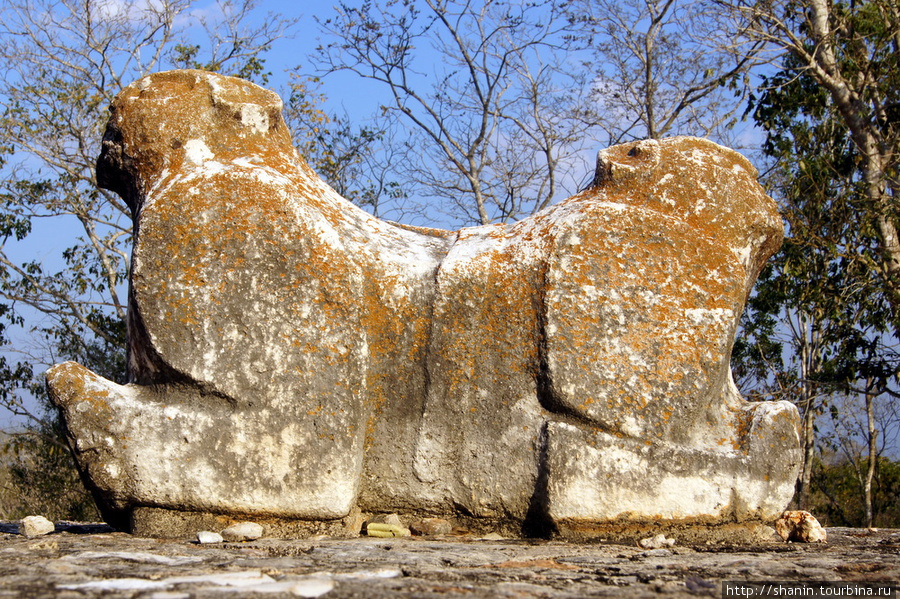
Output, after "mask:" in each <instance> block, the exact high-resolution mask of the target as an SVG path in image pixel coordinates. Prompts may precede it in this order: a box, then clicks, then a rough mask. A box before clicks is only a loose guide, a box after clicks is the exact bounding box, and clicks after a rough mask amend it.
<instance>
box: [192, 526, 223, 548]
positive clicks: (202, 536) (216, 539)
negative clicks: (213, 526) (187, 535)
mask: <svg viewBox="0 0 900 599" xmlns="http://www.w3.org/2000/svg"><path fill="white" fill-rule="evenodd" d="M224 540H225V539H224V537H222V535H220V534H219V533H217V532H210V531H208V530H201V531H200V532H198V533H197V542H198V543H200V544H201V545H208V544H210V543H221V542H222V541H224Z"/></svg>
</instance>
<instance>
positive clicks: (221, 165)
mask: <svg viewBox="0 0 900 599" xmlns="http://www.w3.org/2000/svg"><path fill="white" fill-rule="evenodd" d="M281 108H282V105H281V101H280V100H279V98H278V97H277V96H276V95H275V94H273V93H271V92H269V91H266V90H263V89H261V88H259V87H256V86H254V85H252V84H249V83H247V82H243V81H240V80H237V79H233V78H228V77H223V76H220V75H215V74H210V73H205V72H198V71H172V72H167V73H159V74H156V75H152V76H149V77H146V78H144V79H142V80H140V81H138V82H136V83H134V84H133V85H131V86H129V87H128V88H126V89H125V90H124V91H123V92H122V93H121V94H120V95H119V96H118V97H117V99H116V100H115V102H114V104H113V106H112V116H111V118H110V122H109V125H108V128H107V133H106V136H105V137H104V144H103V153H102V155H101V157H100V159H99V161H98V167H97V176H98V180H99V182H100V184H101V185H102V186H104V187H107V188H109V189H112V190H113V191H116V192H118V193H119V194H120V195H122V197H123V198H124V199H125V200H126V201H127V202H128V204H129V205H130V206H131V208H132V210H133V213H134V221H135V230H136V239H135V247H134V254H133V264H132V274H131V290H130V311H129V369H130V375H131V383H130V384H128V385H125V386H121V385H117V384H115V383H112V382H110V381H107V380H104V379H102V378H101V377H99V376H97V375H95V374H93V373H91V372H89V371H87V370H86V369H84V368H83V367H81V366H79V365H77V364H74V363H66V364H61V365H59V366H56V367H54V368H53V369H51V370H50V371H49V372H48V383H49V388H50V392H51V396H52V397H53V399H54V401H56V403H57V404H58V405H59V406H60V407H61V408H62V410H63V413H64V417H65V421H66V424H67V427H68V430H69V433H70V440H71V442H72V445H73V447H74V448H75V452H76V455H77V457H78V460H79V464H80V467H81V469H82V470H83V474H84V477H85V480H86V481H87V482H88V484H89V485H91V486H92V488H93V489H94V490H95V494H96V496H97V497H98V498H99V500H100V503H101V505H102V506H103V509H104V513H105V516H106V517H107V518H108V519H109V520H111V521H112V522H114V523H116V524H118V525H123V526H127V525H128V522H129V518H130V516H131V514H132V512H134V513H141V512H140V511H141V510H146V509H148V508H149V509H151V510H152V509H156V508H165V509H171V510H177V511H178V512H179V513H184V512H197V513H223V514H245V515H251V516H258V517H274V518H287V519H301V520H312V521H337V520H338V519H341V518H348V517H350V516H351V512H353V511H354V510H363V511H365V512H400V513H418V514H420V515H441V516H450V517H453V516H459V517H465V518H468V519H469V520H473V519H474V520H478V519H485V520H487V521H491V522H506V523H512V524H513V525H515V526H518V525H522V524H523V523H524V528H525V530H526V532H528V531H531V532H547V531H549V530H558V531H560V532H562V533H564V534H568V535H571V536H575V537H580V536H587V537H591V536H596V535H606V534H609V531H610V530H614V529H617V528H618V529H621V530H625V529H628V528H629V527H633V526H641V525H643V524H646V523H649V522H652V523H659V522H670V523H672V524H673V525H675V526H684V525H696V526H699V527H702V526H717V525H723V524H734V523H744V522H746V523H754V522H771V521H772V520H774V519H775V518H776V517H777V516H778V515H780V513H781V511H782V509H783V508H784V507H785V505H786V504H787V502H788V500H789V498H790V496H791V494H792V492H793V481H794V479H795V475H796V468H797V464H798V462H799V449H798V447H799V441H798V436H797V424H798V417H797V412H796V409H795V408H794V407H793V406H791V405H790V404H788V403H785V402H767V403H748V402H746V401H744V400H743V399H742V398H741V397H740V395H739V393H738V392H737V389H736V388H735V386H734V383H733V381H732V379H731V371H730V368H729V357H730V353H731V347H732V344H733V341H734V335H735V329H736V325H737V321H738V318H739V316H740V313H741V310H742V308H743V305H744V301H745V299H746V297H747V294H748V293H749V290H750V288H751V286H752V285H753V282H754V281H755V279H756V276H757V275H758V273H759V270H760V269H761V267H762V265H763V263H764V262H765V260H766V259H767V258H768V257H769V256H770V255H771V254H772V252H774V251H775V249H776V248H777V247H778V245H779V243H780V240H781V235H782V225H781V221H780V218H779V216H778V214H777V212H776V209H775V206H774V203H773V202H772V200H771V199H770V198H768V197H767V196H766V195H765V194H764V193H763V191H762V189H761V188H760V186H759V185H758V184H757V183H756V180H755V177H756V172H755V170H754V169H753V167H752V166H751V165H750V164H749V163H748V162H747V161H746V160H745V159H744V158H743V157H741V156H740V155H739V154H737V153H735V152H733V151H731V150H728V149H725V148H722V147H720V146H717V145H715V144H712V143H710V142H708V141H705V140H701V139H696V138H673V139H668V140H663V141H659V142H656V141H645V142H638V143H633V144H627V145H623V146H616V147H613V148H610V149H609V150H606V151H604V152H601V154H600V157H599V159H598V167H597V175H596V178H595V181H594V184H593V185H592V186H591V187H590V188H589V189H587V190H586V191H584V192H582V193H580V194H578V195H576V196H574V197H572V198H570V199H568V200H565V201H563V202H561V203H559V204H557V205H556V206H554V207H552V208H550V209H548V210H546V211H543V212H541V213H539V214H537V215H535V216H533V217H531V218H528V219H525V220H523V221H520V222H518V223H516V224H514V225H492V226H484V227H473V228H468V229H463V230H461V231H458V232H449V231H436V230H430V229H419V228H414V227H406V226H399V225H396V224H393V223H388V222H384V221H380V220H378V219H376V218H374V217H372V216H370V215H368V214H367V213H365V212H363V211H362V210H359V209H358V208H356V207H354V206H353V205H351V204H350V203H349V202H347V201H345V200H344V199H343V198H341V197H340V196H339V195H338V194H337V193H336V192H334V191H333V190H332V189H331V188H330V187H328V186H327V185H326V184H325V183H324V182H323V181H322V180H321V179H319V177H318V176H317V175H316V174H315V173H314V172H313V171H312V170H310V168H309V167H308V166H307V164H306V163H305V162H304V161H303V159H302V158H301V157H300V156H299V155H298V154H297V153H296V151H295V150H294V149H293V148H292V146H291V143H290V134H289V132H288V130H287V128H286V126H285V124H284V121H283V120H282V117H281Z"/></svg>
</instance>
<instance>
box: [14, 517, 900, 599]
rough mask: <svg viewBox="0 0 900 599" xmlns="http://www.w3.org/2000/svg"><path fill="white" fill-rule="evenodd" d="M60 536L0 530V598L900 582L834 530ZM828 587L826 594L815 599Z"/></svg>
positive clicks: (811, 592) (564, 598) (887, 544)
mask: <svg viewBox="0 0 900 599" xmlns="http://www.w3.org/2000/svg"><path fill="white" fill-rule="evenodd" d="M59 528H60V529H61V531H60V532H57V533H55V534H52V535H49V536H45V537H39V538H31V539H29V538H27V537H23V536H21V535H18V534H15V530H16V525H15V524H9V523H2V522H0V578H2V582H3V584H2V585H0V597H4V598H5V597H11V598H12V597H14V598H17V599H18V598H23V597H28V598H31V597H54V598H65V599H87V598H97V599H163V598H168V599H176V598H181V597H185V598H188V597H189V598H197V599H221V598H222V597H259V598H265V597H277V598H286V597H323V598H324V599H344V598H345V599H359V598H361V597H364V598H365V599H390V598H397V597H411V598H416V599H422V598H452V599H498V598H503V599H506V598H508V599H584V598H585V597H609V598H615V599H619V598H622V597H628V598H646V599H654V598H658V597H668V598H672V599H696V598H698V597H710V598H713V597H715V598H720V597H729V596H731V597H746V596H751V595H750V592H752V590H750V589H752V587H750V589H748V588H747V587H745V588H744V593H743V594H736V593H732V594H731V595H729V594H727V593H726V592H725V589H724V588H723V586H724V584H725V583H726V582H731V583H745V584H746V585H747V586H748V587H749V584H750V583H756V585H755V586H756V596H757V597H760V596H762V597H765V596H768V597H776V596H777V597H810V596H818V597H866V596H870V597H888V596H896V591H895V594H894V595H891V594H890V593H889V592H888V589H889V588H890V586H891V583H893V585H894V586H896V585H897V581H898V580H900V531H898V530H896V529H895V530H884V529H882V530H879V531H871V530H865V529H850V528H843V529H838V528H830V529H828V541H829V542H828V543H827V544H825V543H808V544H807V543H784V542H782V541H781V540H780V539H778V540H777V541H771V540H766V541H765V542H758V543H755V544H752V545H737V546H736V545H706V544H703V543H701V544H696V545H686V544H682V543H676V544H675V545H674V546H666V547H664V548H657V549H650V550H648V549H646V548H642V547H638V546H637V545H636V544H630V545H618V544H611V543H572V542H565V541H559V540H552V541H544V540H530V541H528V542H522V541H519V540H497V539H492V540H488V539H479V538H478V537H477V536H474V535H464V534H455V535H447V536H442V537H430V538H428V537H426V538H423V537H405V538H397V539H376V538H356V539H312V540H281V539H272V538H262V539H259V540H257V541H250V542H240V543H211V544H200V543H197V542H196V541H194V540H192V539H191V538H189V537H182V538H179V539H146V538H140V537H135V536H131V535H128V534H124V533H121V532H113V531H111V530H110V529H109V528H108V527H105V528H102V527H98V526H96V525H93V526H90V525H87V526H86V525H80V526H72V527H70V526H68V525H66V524H64V523H60V525H59ZM773 536H774V535H773ZM773 582H774V583H775V584H774V585H773V584H772V583H773ZM878 583H881V584H878ZM764 585H765V586H764ZM823 586H830V587H831V588H827V589H825V591H821V590H819V589H820V588H821V587H823ZM879 588H880V589H881V590H880V591H879ZM870 589H871V590H870ZM767 590H768V591H769V592H768V593H767V592H766V591H767ZM879 592H880V594H879ZM776 593H778V594H776Z"/></svg>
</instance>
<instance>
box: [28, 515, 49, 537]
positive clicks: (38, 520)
mask: <svg viewBox="0 0 900 599" xmlns="http://www.w3.org/2000/svg"><path fill="white" fill-rule="evenodd" d="M54 530H56V526H54V524H53V522H50V520H47V519H46V518H44V517H43V516H26V517H24V518H22V520H21V521H20V522H19V534H20V535H24V536H26V537H38V536H40V535H46V534H49V533H51V532H53V531H54Z"/></svg>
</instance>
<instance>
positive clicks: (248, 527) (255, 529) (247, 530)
mask: <svg viewBox="0 0 900 599" xmlns="http://www.w3.org/2000/svg"><path fill="white" fill-rule="evenodd" d="M262 535H263V527H262V526H260V525H259V524H257V523H256V522H236V523H234V524H232V525H231V526H229V527H228V528H226V529H225V530H223V531H222V539H223V540H225V541H255V540H256V539H258V538H260V537H261V536H262Z"/></svg>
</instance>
